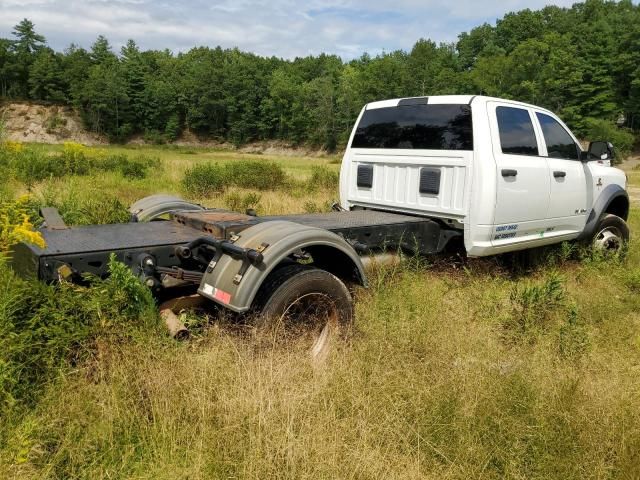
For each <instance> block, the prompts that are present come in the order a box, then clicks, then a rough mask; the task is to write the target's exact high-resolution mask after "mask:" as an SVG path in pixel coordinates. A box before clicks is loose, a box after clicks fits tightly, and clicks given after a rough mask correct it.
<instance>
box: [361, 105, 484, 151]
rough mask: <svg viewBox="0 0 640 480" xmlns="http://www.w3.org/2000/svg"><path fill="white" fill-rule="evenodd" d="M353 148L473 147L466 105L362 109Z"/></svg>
mask: <svg viewBox="0 0 640 480" xmlns="http://www.w3.org/2000/svg"><path fill="white" fill-rule="evenodd" d="M351 147H352V148H389V149H429V150H473V128H472V126H471V107H470V106H468V105H424V104H421V105H401V106H397V107H385V108H375V109H372V110H365V112H364V114H363V115H362V119H361V120H360V123H359V124H358V127H357V129H356V133H355V136H354V137H353V142H352V143H351Z"/></svg>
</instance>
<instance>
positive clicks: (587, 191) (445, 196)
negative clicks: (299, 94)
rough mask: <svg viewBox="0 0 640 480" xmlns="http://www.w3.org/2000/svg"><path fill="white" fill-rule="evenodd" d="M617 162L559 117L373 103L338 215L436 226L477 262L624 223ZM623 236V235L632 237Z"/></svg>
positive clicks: (453, 100) (458, 100)
mask: <svg viewBox="0 0 640 480" xmlns="http://www.w3.org/2000/svg"><path fill="white" fill-rule="evenodd" d="M603 146H604V147H603ZM612 156H613V150H612V146H611V145H610V144H607V143H605V142H594V143H593V144H592V145H590V148H589V150H588V151H584V150H583V149H582V147H581V145H580V142H579V141H578V139H577V138H576V137H575V135H574V134H573V133H572V132H571V130H570V129H569V128H568V127H567V126H566V125H565V124H564V123H563V122H562V120H561V119H560V118H558V116H556V115H555V114H554V113H553V112H550V111H549V110H546V109H544V108H541V107H537V106H534V105H529V104H525V103H521V102H516V101H511V100H504V99H499V98H490V97H484V96H464V95H463V96H431V97H417V98H404V99H394V100H384V101H379V102H373V103H369V104H367V105H365V107H364V108H363V109H362V111H361V113H360V115H359V117H358V120H357V122H356V125H355V127H354V129H353V132H352V134H351V137H350V139H349V143H348V146H347V149H346V151H345V154H344V159H343V162H342V167H341V174H340V198H341V207H342V208H344V209H345V210H359V209H372V210H384V211H390V212H398V213H404V214H410V215H418V216H426V217H429V218H432V219H435V220H437V221H438V222H439V223H441V224H442V225H443V227H446V228H453V229H458V230H460V231H462V232H463V237H464V245H465V249H466V251H467V253H468V255H470V256H485V255H493V254H498V253H503V252H508V251H514V250H522V249H527V248H532V247H538V246H543V245H548V244H551V243H557V242H562V241H566V240H574V239H577V238H588V237H591V236H593V235H597V234H598V233H599V232H597V231H596V230H598V227H599V226H601V224H602V220H603V218H604V216H605V215H614V216H616V217H618V218H619V219H620V220H621V221H622V222H624V221H626V219H627V215H628V209H629V201H628V196H627V194H626V191H625V187H626V177H625V174H624V173H623V172H622V171H621V170H619V169H617V168H613V167H611V166H610V160H611V157H612ZM625 229H626V225H623V226H620V225H618V228H617V229H616V230H617V231H618V235H619V236H620V237H625V234H626V237H627V238H628V229H626V232H625V231H624V230H625ZM620 230H623V231H621V232H620ZM607 239H608V240H610V239H611V236H610V235H607ZM624 240H625V238H620V239H619V241H620V242H622V241H624Z"/></svg>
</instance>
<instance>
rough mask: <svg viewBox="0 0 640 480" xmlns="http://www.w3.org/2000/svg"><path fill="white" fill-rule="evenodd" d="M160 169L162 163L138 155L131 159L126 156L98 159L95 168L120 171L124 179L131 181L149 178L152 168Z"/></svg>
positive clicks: (108, 156)
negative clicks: (148, 172)
mask: <svg viewBox="0 0 640 480" xmlns="http://www.w3.org/2000/svg"><path fill="white" fill-rule="evenodd" d="M152 166H153V167H156V168H157V167H159V166H160V161H159V160H158V159H157V158H150V157H145V156H143V155H138V156H137V157H134V158H131V157H129V156H128V155H124V154H122V153H121V154H115V155H107V156H105V157H102V158H100V157H98V159H97V160H96V161H95V167H96V168H97V169H99V170H106V171H119V172H120V173H121V174H122V176H123V177H125V178H131V179H141V178H145V177H146V176H147V171H148V169H149V168H150V167H152Z"/></svg>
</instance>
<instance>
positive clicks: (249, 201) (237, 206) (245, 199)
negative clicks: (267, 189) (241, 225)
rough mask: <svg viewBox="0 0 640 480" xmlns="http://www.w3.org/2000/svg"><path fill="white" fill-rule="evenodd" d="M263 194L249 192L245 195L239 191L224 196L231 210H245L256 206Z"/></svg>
mask: <svg viewBox="0 0 640 480" xmlns="http://www.w3.org/2000/svg"><path fill="white" fill-rule="evenodd" d="M261 198H262V196H261V195H260V194H259V193H255V192H249V193H245V194H244V195H243V194H241V193H239V192H231V193H229V194H228V195H226V196H225V197H224V203H225V204H226V205H227V207H228V208H229V210H233V211H235V212H243V213H244V212H245V211H246V210H247V209H248V208H256V207H257V206H258V203H260V199H261Z"/></svg>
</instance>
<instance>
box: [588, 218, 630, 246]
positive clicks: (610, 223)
mask: <svg viewBox="0 0 640 480" xmlns="http://www.w3.org/2000/svg"><path fill="white" fill-rule="evenodd" d="M595 231H596V233H595V235H594V236H593V240H592V245H593V248H594V249H595V250H598V251H600V252H602V253H605V254H611V253H613V254H616V253H621V252H624V248H625V245H626V244H627V242H628V241H629V227H628V226H627V223H626V222H625V221H624V220H623V219H622V218H620V217H618V216H616V215H612V214H605V215H603V216H602V218H601V219H600V221H599V222H598V226H597V227H596V230H595Z"/></svg>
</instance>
